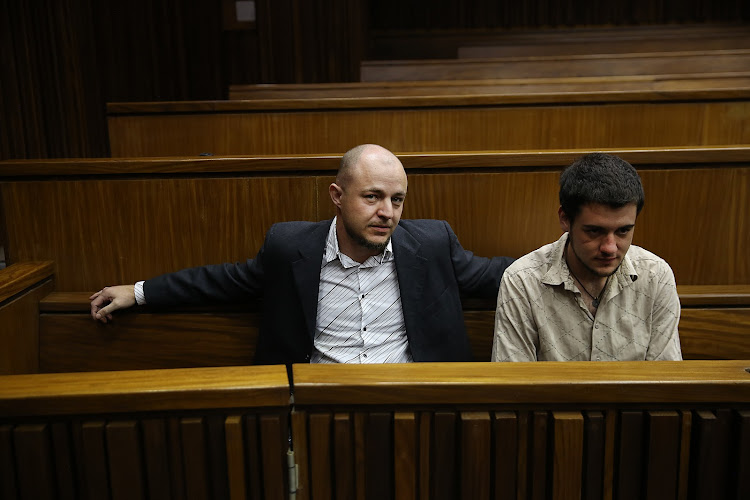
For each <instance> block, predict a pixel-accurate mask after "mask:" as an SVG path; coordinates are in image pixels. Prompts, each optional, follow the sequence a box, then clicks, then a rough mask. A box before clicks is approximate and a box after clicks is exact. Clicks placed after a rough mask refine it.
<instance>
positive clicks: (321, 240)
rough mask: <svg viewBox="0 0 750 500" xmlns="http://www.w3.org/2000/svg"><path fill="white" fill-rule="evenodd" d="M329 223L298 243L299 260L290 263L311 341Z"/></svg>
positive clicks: (324, 222) (329, 221) (317, 227)
mask: <svg viewBox="0 0 750 500" xmlns="http://www.w3.org/2000/svg"><path fill="white" fill-rule="evenodd" d="M331 222H332V219H331V220H328V221H323V222H320V223H318V224H317V225H316V226H315V227H314V228H313V230H312V231H311V233H310V234H309V235H308V236H305V237H304V239H303V241H301V242H299V258H298V259H297V260H295V261H293V262H292V272H293V274H294V282H295V285H296V286H297V294H298V295H299V299H300V303H301V304H302V312H303V314H304V316H305V324H306V325H307V332H308V335H309V336H310V339H311V340H312V339H313V337H314V335H315V321H316V319H317V315H318V289H319V287H320V269H321V267H322V265H323V252H324V250H325V245H326V238H327V236H328V230H329V228H330V227H331Z"/></svg>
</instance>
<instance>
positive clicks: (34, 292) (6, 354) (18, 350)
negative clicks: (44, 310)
mask: <svg viewBox="0 0 750 500" xmlns="http://www.w3.org/2000/svg"><path fill="white" fill-rule="evenodd" d="M53 289H54V283H53V282H52V281H51V280H45V281H42V282H41V283H39V284H38V285H37V286H35V287H31V288H29V289H27V291H26V292H25V293H23V294H21V295H18V296H17V297H16V298H14V299H12V300H10V301H7V302H5V303H3V304H2V305H0V345H2V346H3V348H2V349H0V375H12V374H23V373H37V372H38V371H39V301H40V300H41V299H42V298H43V297H45V296H46V295H47V294H49V293H51V292H52V290H53Z"/></svg>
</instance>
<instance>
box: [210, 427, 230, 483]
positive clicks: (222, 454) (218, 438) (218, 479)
mask: <svg viewBox="0 0 750 500" xmlns="http://www.w3.org/2000/svg"><path fill="white" fill-rule="evenodd" d="M206 437H207V439H206V451H207V452H208V464H207V465H208V473H209V475H210V477H211V479H210V481H209V483H210V484H211V497H212V498H228V497H229V485H228V484H227V477H228V474H227V449H226V443H227V440H226V436H225V434H224V417H222V416H221V415H212V416H210V417H207V418H206Z"/></svg>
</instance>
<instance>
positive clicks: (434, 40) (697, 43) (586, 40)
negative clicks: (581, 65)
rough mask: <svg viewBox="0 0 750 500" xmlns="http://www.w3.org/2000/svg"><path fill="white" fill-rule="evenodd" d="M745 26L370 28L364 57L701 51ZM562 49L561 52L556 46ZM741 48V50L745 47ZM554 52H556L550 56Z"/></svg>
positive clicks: (737, 35)
mask: <svg viewBox="0 0 750 500" xmlns="http://www.w3.org/2000/svg"><path fill="white" fill-rule="evenodd" d="M748 30H749V28H748V26H747V24H740V23H722V24H712V23H702V24H669V25H663V24H662V25H658V24H655V25H630V26H611V25H610V26H578V27H574V28H565V27H555V28H546V29H504V30H501V31H489V30H471V31H466V30H462V31H452V30H430V31H425V30H396V31H388V30H373V31H372V32H371V33H370V46H369V48H368V51H367V56H368V59H372V60H377V59H385V60H388V59H450V58H455V57H458V55H459V52H460V50H461V48H462V47H481V46H503V47H509V49H510V50H514V49H515V50H514V51H513V52H512V53H511V54H508V55H535V54H536V55H539V54H538V52H536V50H537V47H545V49H547V50H551V51H556V50H558V51H562V53H568V54H570V53H571V50H573V47H574V46H576V45H579V44H580V45H583V46H584V47H587V48H588V50H586V51H585V52H584V53H591V51H592V48H594V47H595V48H596V50H597V51H601V53H607V52H614V51H616V50H618V49H619V48H620V47H626V48H627V50H626V52H638V51H643V50H649V51H652V52H653V51H654V50H653V48H655V47H668V48H670V50H672V49H682V50H701V49H703V48H709V47H713V48H727V49H730V48H743V47H742V45H743V44H744V43H746V42H747V37H748ZM558 47H561V48H558ZM745 48H746V47H745ZM552 53H555V52H552Z"/></svg>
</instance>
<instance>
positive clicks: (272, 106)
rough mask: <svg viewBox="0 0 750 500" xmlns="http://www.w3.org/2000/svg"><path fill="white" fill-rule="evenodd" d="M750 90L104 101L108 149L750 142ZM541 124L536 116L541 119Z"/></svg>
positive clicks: (293, 150) (181, 151)
mask: <svg viewBox="0 0 750 500" xmlns="http://www.w3.org/2000/svg"><path fill="white" fill-rule="evenodd" d="M749 95H750V89H748V88H740V89H718V90H717V89H708V90H675V91H660V90H651V91H622V92H619V91H616V92H590V93H585V92H584V93H575V92H569V93H562V94H549V93H542V94H507V95H489V96H487V95H473V96H472V95H469V96H430V97H426V96H425V97H419V96H415V97H403V98H365V97H362V98H346V99H338V100H335V102H332V101H331V100H330V99H327V100H321V101H311V100H306V101H304V102H296V101H295V100H289V101H211V102H172V103H110V104H109V105H108V108H107V109H108V125H109V138H110V146H111V153H112V156H114V157H134V156H141V157H147V156H198V155H200V154H204V153H205V154H213V155H215V156H220V155H243V154H244V155H267V154H282V155H288V154H342V153H344V152H345V151H346V150H348V149H349V148H351V147H352V145H356V144H361V143H367V142H372V143H376V144H381V145H383V146H385V147H387V148H388V149H390V150H392V151H401V152H422V151H484V150H507V151H513V150H530V151H536V150H539V149H602V148H628V147H635V148H645V147H663V148H671V147H685V146H718V145H734V144H749V143H750V126H748V120H749V118H748V117H750V111H749V110H750V103H749V101H748V96H749ZM540 124H544V126H540Z"/></svg>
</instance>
